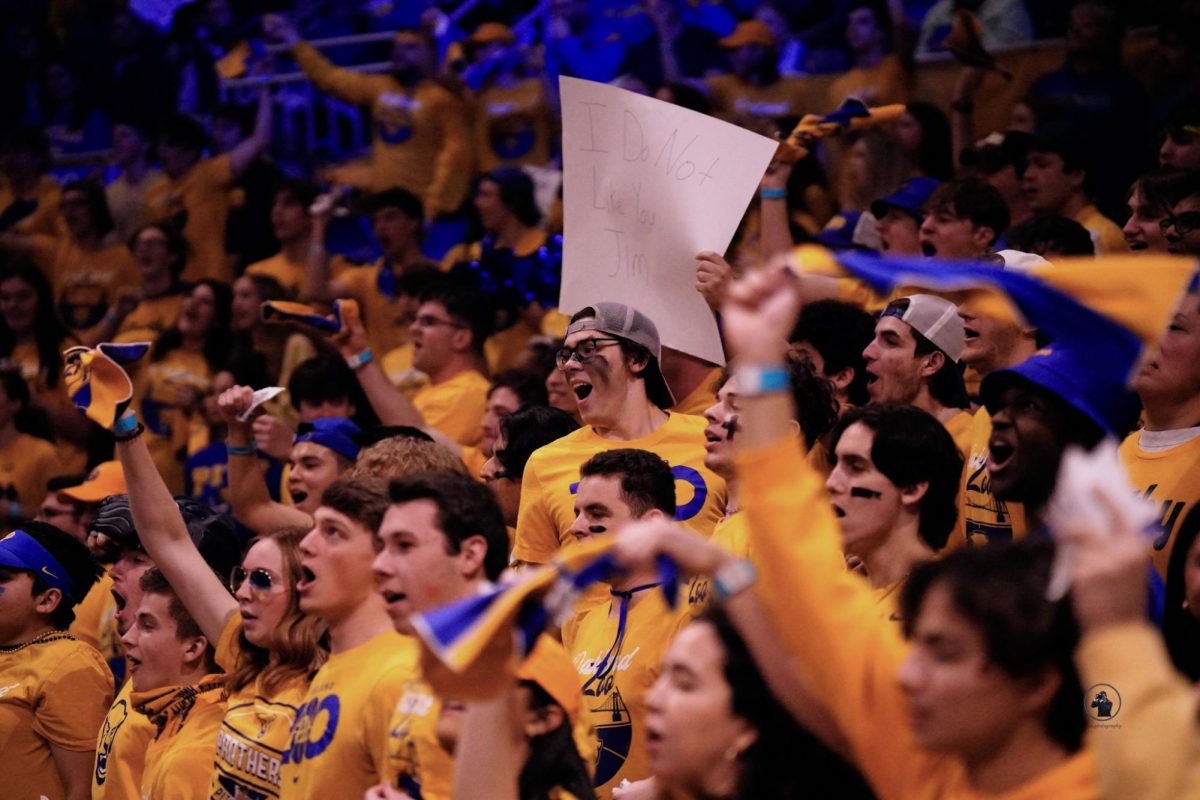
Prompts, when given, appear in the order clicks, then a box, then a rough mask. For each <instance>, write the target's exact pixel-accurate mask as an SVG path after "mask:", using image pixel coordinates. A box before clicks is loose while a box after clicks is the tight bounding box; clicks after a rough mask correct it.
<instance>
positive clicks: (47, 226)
mask: <svg viewBox="0 0 1200 800" xmlns="http://www.w3.org/2000/svg"><path fill="white" fill-rule="evenodd" d="M19 197H20V199H22V200H36V201H37V208H35V209H34V210H33V213H31V214H30V215H29V216H27V217H25V218H24V219H22V220H21V221H20V222H18V223H17V224H16V225H14V226H13V230H14V231H16V232H17V233H42V234H45V235H47V236H57V235H59V234H61V233H63V232H64V229H65V227H66V226H65V224H64V223H63V222H62V216H61V215H60V214H59V213H58V203H59V200H60V199H61V197H62V190H61V189H60V188H59V185H58V181H56V180H54V178H52V177H50V176H49V175H42V176H41V177H40V178H38V179H37V183H35V184H34V186H33V190H32V191H30V192H26V193H25V194H22V195H20V196H19ZM17 199H18V196H17V195H15V194H14V193H13V190H12V187H11V186H9V185H8V181H7V180H6V179H5V178H2V177H0V211H4V210H5V209H7V208H8V207H9V206H10V205H12V204H13V203H14V202H15V201H16V200H17Z"/></svg>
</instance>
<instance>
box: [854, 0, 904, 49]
mask: <svg viewBox="0 0 1200 800" xmlns="http://www.w3.org/2000/svg"><path fill="white" fill-rule="evenodd" d="M860 8H865V9H866V10H868V11H870V12H871V13H872V14H873V15H875V25H876V27H878V28H879V30H881V31H882V32H883V49H884V50H885V51H891V50H892V48H893V35H894V30H893V27H894V26H893V25H892V15H891V14H890V13H888V9H887V6H886V5H885V4H884V3H883V2H882V1H881V0H851V3H850V4H849V5H848V6H847V7H846V16H847V17H849V16H850V15H851V14H853V13H854V12H855V11H857V10H858V9H860Z"/></svg>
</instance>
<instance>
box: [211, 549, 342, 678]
mask: <svg viewBox="0 0 1200 800" xmlns="http://www.w3.org/2000/svg"><path fill="white" fill-rule="evenodd" d="M307 535H308V530H307V529H305V528H281V529H279V530H276V531H271V532H270V533H265V534H263V535H262V536H259V537H257V538H255V539H253V540H251V542H250V546H253V545H254V543H255V542H261V541H266V540H270V541H273V542H275V544H277V545H278V546H279V552H280V554H281V555H282V556H283V578H284V580H285V581H286V582H287V592H288V607H287V611H286V612H285V613H284V616H283V619H282V620H281V621H280V622H279V627H277V628H276V629H275V635H274V643H273V645H272V646H271V647H270V648H266V647H259V646H258V645H255V644H251V643H250V641H249V640H247V639H246V632H245V630H243V631H242V633H241V636H240V637H239V638H238V657H237V662H236V663H235V664H234V667H233V669H232V670H231V671H230V673H229V674H228V675H227V676H226V679H225V691H226V694H227V695H228V694H232V693H233V692H236V691H239V690H240V689H243V688H245V687H247V686H250V685H251V684H253V683H255V681H258V682H259V686H260V687H261V690H262V692H263V693H264V694H266V695H270V694H272V693H274V692H275V691H277V690H278V689H279V688H280V687H281V686H282V685H283V684H284V683H286V682H287V681H290V680H292V679H293V678H299V677H304V678H305V679H306V680H312V677H313V675H316V674H317V670H318V669H320V668H321V665H322V664H324V663H325V661H326V659H328V658H329V645H328V642H327V641H326V634H327V628H326V625H325V623H324V622H322V621H321V620H320V619H318V618H317V617H313V616H310V615H308V614H305V613H304V612H302V611H301V610H300V595H299V594H297V593H296V582H297V581H299V580H300V540H302V539H303V538H304V537H305V536H307ZM247 549H249V547H248V548H247Z"/></svg>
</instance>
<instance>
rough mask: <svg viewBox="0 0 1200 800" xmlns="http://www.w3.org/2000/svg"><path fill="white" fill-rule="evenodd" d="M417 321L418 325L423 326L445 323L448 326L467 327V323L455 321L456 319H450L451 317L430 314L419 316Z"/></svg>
mask: <svg viewBox="0 0 1200 800" xmlns="http://www.w3.org/2000/svg"><path fill="white" fill-rule="evenodd" d="M416 322H417V325H419V326H420V327H422V328H433V327H436V326H438V325H445V326H446V327H447V328H465V327H467V326H466V325H463V324H462V323H460V322H455V321H454V320H449V319H438V318H437V317H434V316H430V315H429V314H422V315H421V316H419V317H417V319H416Z"/></svg>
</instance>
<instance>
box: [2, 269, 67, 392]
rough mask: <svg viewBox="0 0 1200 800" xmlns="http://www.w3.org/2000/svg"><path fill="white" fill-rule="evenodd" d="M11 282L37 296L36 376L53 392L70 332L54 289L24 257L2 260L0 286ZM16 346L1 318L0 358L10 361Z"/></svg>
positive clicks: (58, 379) (60, 371) (35, 329)
mask: <svg viewBox="0 0 1200 800" xmlns="http://www.w3.org/2000/svg"><path fill="white" fill-rule="evenodd" d="M14 279H16V280H21V281H24V282H25V283H27V284H29V285H30V286H31V287H33V291H34V294H36V295H37V312H36V316H35V318H34V322H33V338H34V342H35V344H36V346H37V354H38V374H39V375H40V376H41V378H42V381H43V382H44V383H45V384H46V386H47V388H50V389H53V388H55V387H57V386H58V382H59V381H60V380H61V379H62V370H63V360H62V347H63V341H64V340H65V339H66V338H67V336H68V335H69V331H68V330H67V327H66V326H65V325H63V323H62V321H61V320H60V319H59V317H58V312H57V310H56V309H55V307H54V289H53V288H52V287H51V286H50V281H49V280H47V279H46V274H45V273H44V272H42V271H41V270H40V269H38V267H37V265H35V264H34V263H33V262H32V261H30V260H29V259H27V258H24V257H23V256H13V257H11V258H8V259H5V261H4V263H3V266H0V284H2V283H4V282H6V281H10V280H14ZM16 346H17V340H16V337H15V336H14V335H13V332H12V330H10V329H9V327H8V323H7V322H6V321H5V320H4V318H3V317H0V358H11V357H12V354H13V350H14V349H16Z"/></svg>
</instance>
